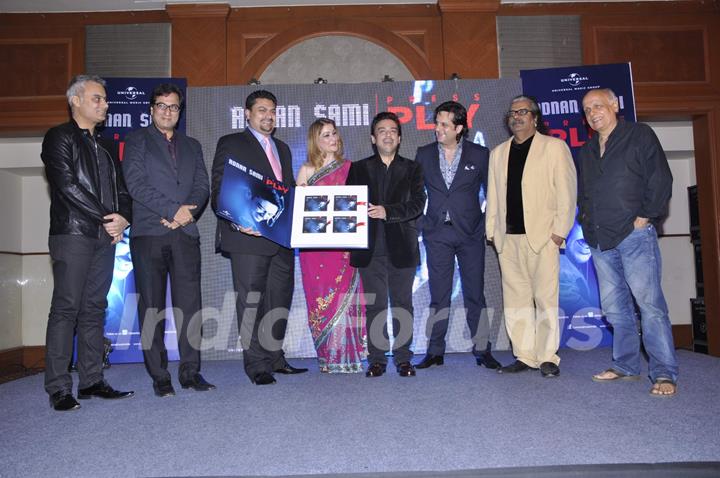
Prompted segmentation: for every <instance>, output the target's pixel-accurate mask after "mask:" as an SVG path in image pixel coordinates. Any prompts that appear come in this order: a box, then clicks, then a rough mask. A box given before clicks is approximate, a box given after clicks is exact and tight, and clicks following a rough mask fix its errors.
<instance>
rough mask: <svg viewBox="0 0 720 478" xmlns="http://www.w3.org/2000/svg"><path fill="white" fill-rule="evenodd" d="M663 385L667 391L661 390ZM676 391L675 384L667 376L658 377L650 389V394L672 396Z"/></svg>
mask: <svg viewBox="0 0 720 478" xmlns="http://www.w3.org/2000/svg"><path fill="white" fill-rule="evenodd" d="M663 386H665V387H666V391H667V393H663V392H662V391H661V389H662V387H663ZM676 393H677V384H676V383H675V382H673V381H672V380H670V379H669V378H658V379H657V380H655V383H654V384H653V386H652V388H651V389H650V395H652V396H653V397H672V396H673V395H675V394H676Z"/></svg>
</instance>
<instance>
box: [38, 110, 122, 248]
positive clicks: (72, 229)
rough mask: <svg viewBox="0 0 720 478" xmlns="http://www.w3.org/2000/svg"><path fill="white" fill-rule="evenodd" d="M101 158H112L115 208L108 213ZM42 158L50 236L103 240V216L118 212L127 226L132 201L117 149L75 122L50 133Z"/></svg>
mask: <svg viewBox="0 0 720 478" xmlns="http://www.w3.org/2000/svg"><path fill="white" fill-rule="evenodd" d="M98 154H107V155H109V156H110V158H112V161H111V164H112V167H111V173H112V176H113V177H112V180H111V184H112V190H113V191H112V192H113V194H112V196H113V197H112V204H113V209H112V211H109V210H108V209H107V208H106V207H105V206H103V204H102V202H101V200H100V179H99V175H98ZM40 156H41V158H42V161H43V163H44V164H45V175H46V177H47V180H48V183H49V184H50V235H51V236H52V235H58V234H73V235H83V236H87V237H93V238H97V237H100V232H101V229H102V228H101V226H102V224H103V223H104V222H105V219H103V217H104V216H106V215H108V214H111V213H113V212H116V213H118V214H120V215H121V216H122V217H124V218H125V219H126V220H127V221H128V222H130V219H131V211H132V209H131V200H130V195H129V194H128V192H127V188H126V187H125V181H124V180H123V177H122V170H121V169H120V163H119V161H118V155H117V147H116V146H115V144H114V143H113V142H111V141H104V140H102V139H101V138H100V137H99V135H98V134H97V132H96V133H95V135H91V134H90V132H89V131H88V130H84V129H80V127H79V126H78V125H77V123H76V122H75V121H74V120H70V122H68V123H63V124H61V125H59V126H55V127H54V128H51V129H50V130H48V132H47V133H46V134H45V138H44V139H43V144H42V153H41V155H40Z"/></svg>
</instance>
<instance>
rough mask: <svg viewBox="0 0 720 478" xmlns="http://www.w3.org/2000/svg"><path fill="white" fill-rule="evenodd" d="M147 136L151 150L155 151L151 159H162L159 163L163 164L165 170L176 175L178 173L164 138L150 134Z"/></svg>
mask: <svg viewBox="0 0 720 478" xmlns="http://www.w3.org/2000/svg"><path fill="white" fill-rule="evenodd" d="M153 128H154V126H153ZM176 134H177V133H176ZM149 136H150V137H151V138H152V143H151V144H152V148H154V149H155V153H154V154H152V155H151V157H153V158H162V159H161V161H163V164H164V166H165V167H166V168H167V170H168V171H170V172H172V173H173V174H176V175H177V173H178V171H177V168H176V165H175V162H174V161H173V159H172V156H170V150H169V149H168V144H167V141H166V140H165V138H163V137H162V135H159V134H150V135H149ZM178 154H179V151H178Z"/></svg>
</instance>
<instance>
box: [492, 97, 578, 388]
mask: <svg viewBox="0 0 720 478" xmlns="http://www.w3.org/2000/svg"><path fill="white" fill-rule="evenodd" d="M507 124H508V127H509V128H510V131H511V132H512V134H513V136H512V138H510V139H508V140H507V141H505V142H504V143H502V144H500V145H499V146H497V147H496V148H495V149H493V151H492V153H491V154H490V173H489V179H488V194H487V222H486V235H487V237H488V239H489V240H491V241H493V243H494V245H495V249H496V250H497V252H498V258H499V262H500V269H501V271H502V285H503V303H504V309H505V327H506V329H507V332H508V336H509V337H510V341H511V342H512V347H513V353H514V354H515V357H516V360H515V362H513V363H512V364H510V365H507V366H505V367H502V368H501V369H499V370H498V372H499V373H517V372H522V371H525V370H528V369H531V368H532V369H537V368H540V372H541V373H542V375H543V376H544V377H556V376H557V375H559V374H560V368H559V367H558V364H559V363H560V357H558V355H557V350H558V347H559V345H560V320H559V317H558V300H559V280H560V279H559V278H560V256H559V254H560V246H562V244H563V242H564V241H565V238H566V237H567V234H568V232H569V231H570V229H571V228H572V225H573V221H574V218H575V201H576V191H577V176H576V172H575V166H574V164H573V160H572V156H571V155H570V149H569V148H568V147H567V145H566V144H565V142H564V141H561V140H559V139H557V138H553V137H551V136H546V135H544V134H541V133H540V132H539V131H538V129H541V128H543V126H544V125H543V123H542V118H541V113H540V109H539V108H538V104H537V102H536V101H535V100H534V99H532V98H528V97H525V96H518V97H515V98H514V99H513V102H512V105H511V106H510V110H509V111H508V112H507Z"/></svg>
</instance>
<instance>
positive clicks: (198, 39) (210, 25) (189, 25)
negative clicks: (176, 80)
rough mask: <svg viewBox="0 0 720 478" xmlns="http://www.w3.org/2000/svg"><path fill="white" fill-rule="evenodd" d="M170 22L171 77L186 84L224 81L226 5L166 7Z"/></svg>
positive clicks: (216, 83) (196, 84)
mask: <svg viewBox="0 0 720 478" xmlns="http://www.w3.org/2000/svg"><path fill="white" fill-rule="evenodd" d="M167 13H168V16H169V17H170V20H171V21H172V50H171V51H172V62H171V67H172V75H173V76H176V77H185V78H187V81H188V85H192V86H213V85H224V84H226V82H227V26H226V25H227V16H228V14H229V13H230V7H229V6H228V5H211V4H210V5H205V4H203V5H168V6H167Z"/></svg>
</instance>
